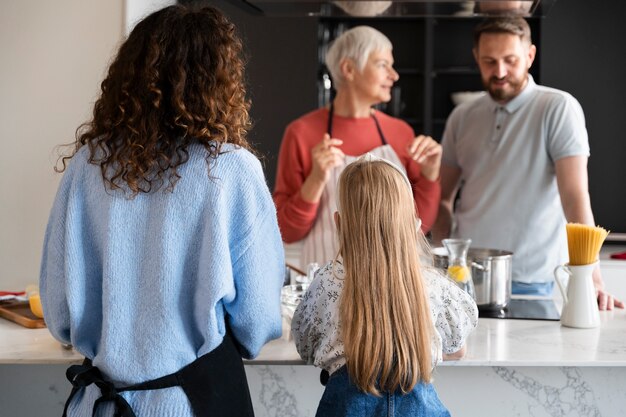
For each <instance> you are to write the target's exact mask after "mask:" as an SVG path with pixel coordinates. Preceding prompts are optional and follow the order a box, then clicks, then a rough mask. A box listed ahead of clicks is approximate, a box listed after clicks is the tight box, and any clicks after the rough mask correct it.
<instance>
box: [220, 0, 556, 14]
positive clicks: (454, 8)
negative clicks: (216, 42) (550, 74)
mask: <svg viewBox="0 0 626 417" xmlns="http://www.w3.org/2000/svg"><path fill="white" fill-rule="evenodd" d="M555 1H556V0H521V1H510V0H476V1H441V0H430V1H425V0H353V1H348V0H336V1H314V0H229V2H230V3H232V4H235V5H237V6H239V7H241V8H243V9H245V10H246V11H247V12H249V13H252V14H256V15H264V16H285V17H286V16H314V17H346V16H355V17H381V18H385V17H390V18H391V17H459V18H464V17H481V16H493V15H503V14H508V15H511V14H514V15H520V16H524V17H543V16H545V15H546V14H547V13H548V11H549V10H550V8H551V7H552V4H553V3H554V2H555Z"/></svg>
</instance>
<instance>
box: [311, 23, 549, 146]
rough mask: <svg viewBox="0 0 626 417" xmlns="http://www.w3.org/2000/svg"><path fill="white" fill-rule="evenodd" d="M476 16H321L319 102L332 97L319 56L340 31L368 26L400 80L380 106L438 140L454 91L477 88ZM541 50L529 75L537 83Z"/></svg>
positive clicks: (536, 28)
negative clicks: (388, 46) (383, 40)
mask: <svg viewBox="0 0 626 417" xmlns="http://www.w3.org/2000/svg"><path fill="white" fill-rule="evenodd" d="M480 20H481V19H480V18H468V17H437V18H433V17H424V18H415V17H410V18H399V17H389V18H384V17H378V18H375V19H371V18H352V17H321V18H320V19H319V24H318V61H319V66H318V67H319V68H318V104H319V105H320V106H323V105H325V104H327V103H328V102H329V100H331V99H332V94H333V91H332V89H331V83H330V76H329V74H328V70H327V69H326V66H325V65H324V56H325V54H326V51H327V49H328V46H329V44H330V42H331V41H332V40H333V39H335V38H336V37H337V36H339V35H340V34H341V33H343V32H344V31H346V30H348V29H350V28H352V27H354V26H359V25H368V26H372V27H374V28H376V29H378V30H379V31H381V32H382V33H384V34H385V35H386V36H387V37H388V38H389V39H390V40H391V42H392V44H393V55H394V59H395V68H396V70H397V71H398V73H399V74H400V80H399V81H398V82H397V83H396V84H395V86H394V89H393V91H392V99H391V101H390V102H389V103H383V104H381V105H379V106H378V107H379V109H380V110H382V111H384V112H386V113H388V114H390V115H392V116H395V117H398V118H400V119H403V120H405V121H406V122H407V123H409V124H410V125H411V126H412V127H413V129H414V130H415V132H416V133H425V134H428V135H431V136H433V137H434V138H436V139H437V140H440V139H441V136H442V134H443V129H444V127H445V122H446V119H447V117H448V115H449V114H450V112H451V111H452V109H453V107H454V105H453V103H452V100H451V98H450V95H451V93H453V92H455V91H478V90H482V89H483V87H482V82H481V80H480V73H479V71H478V67H477V66H476V64H475V62H474V57H473V55H472V46H473V28H474V26H476V25H477V24H478V23H479V22H480ZM529 24H530V27H531V31H532V34H533V43H535V44H536V45H538V44H539V42H540V41H539V40H540V35H541V27H540V20H539V19H529ZM540 53H541V48H540V47H538V55H537V58H536V61H535V63H534V64H533V67H532V68H531V73H532V74H533V77H534V78H535V81H537V82H538V83H539V82H541V81H540V74H539V69H540V63H539V60H540V56H539V54H540Z"/></svg>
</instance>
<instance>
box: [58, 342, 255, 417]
mask: <svg viewBox="0 0 626 417" xmlns="http://www.w3.org/2000/svg"><path fill="white" fill-rule="evenodd" d="M66 377H67V379H68V380H69V381H70V382H71V383H72V385H73V388H72V392H71V393H70V395H69V397H68V399H67V401H66V402H65V407H64V408H63V417H66V416H67V409H68V407H69V404H70V402H71V401H72V399H73V398H74V395H76V393H77V392H78V391H79V390H80V389H82V388H84V387H87V386H88V385H91V384H96V386H97V387H98V388H100V392H101V393H102V396H101V397H100V398H98V399H97V400H96V402H95V403H94V406H93V411H92V413H93V415H95V413H96V410H97V408H98V406H99V405H100V404H102V403H105V402H113V403H114V404H115V414H114V416H115V417H136V416H135V413H134V412H133V410H132V408H131V407H130V405H129V404H128V402H127V401H126V400H125V399H124V397H122V396H121V395H119V393H120V392H123V391H145V390H154V389H161V388H170V387H175V386H180V387H181V388H182V389H183V391H184V392H185V394H186V395H187V398H188V399H189V402H190V403H191V408H192V409H193V412H194V414H195V416H196V417H209V416H214V415H219V416H223V417H231V416H232V417H240V416H241V417H254V411H253V409H252V400H251V399H250V390H249V388H248V382H247V379H246V374H245V370H244V367H243V362H242V360H241V355H240V353H239V351H238V349H237V347H236V345H235V342H234V341H233V339H232V337H231V336H230V335H229V334H228V333H226V335H225V336H224V341H223V342H222V343H221V344H220V345H219V346H218V347H217V348H216V349H214V350H213V351H211V352H209V353H207V354H206V355H204V356H202V357H200V358H198V359H196V360H195V361H193V362H192V363H190V364H189V365H187V366H185V367H184V368H182V369H180V370H179V371H177V372H175V373H173V374H169V375H166V376H163V377H161V378H157V379H153V380H150V381H146V382H142V383H139V384H135V385H131V386H128V387H123V388H115V386H114V385H113V384H112V383H111V382H109V381H106V380H105V379H104V378H103V376H102V374H101V373H100V370H99V369H98V368H96V367H95V366H93V365H92V363H91V361H90V360H89V359H85V361H84V362H83V364H82V365H73V366H70V367H69V368H68V370H67V372H66Z"/></svg>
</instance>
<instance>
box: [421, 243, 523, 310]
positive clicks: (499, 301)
mask: <svg viewBox="0 0 626 417" xmlns="http://www.w3.org/2000/svg"><path fill="white" fill-rule="evenodd" d="M467 258H468V259H467V261H468V264H470V265H471V270H472V280H473V281H474V291H475V294H476V305H477V306H478V308H480V309H494V310H496V309H502V308H504V307H506V305H507V304H508V303H509V301H510V299H511V261H512V259H513V253H512V252H508V251H505V250H498V249H483V248H470V250H469V251H468V253H467ZM433 265H434V266H435V267H436V268H439V269H442V270H443V271H444V273H445V272H446V270H447V269H448V251H447V250H446V248H443V247H440V248H434V249H433Z"/></svg>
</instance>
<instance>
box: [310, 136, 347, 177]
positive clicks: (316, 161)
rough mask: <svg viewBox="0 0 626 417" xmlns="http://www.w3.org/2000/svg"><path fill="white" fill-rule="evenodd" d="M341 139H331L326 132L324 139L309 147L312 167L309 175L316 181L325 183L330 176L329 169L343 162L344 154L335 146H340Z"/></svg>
mask: <svg viewBox="0 0 626 417" xmlns="http://www.w3.org/2000/svg"><path fill="white" fill-rule="evenodd" d="M341 144H343V141H342V140H341V139H331V138H330V135H329V134H328V133H325V134H324V139H322V141H321V142H320V143H318V144H317V145H315V146H314V147H313V149H311V159H312V160H313V169H312V170H311V174H310V176H311V177H313V178H314V179H315V180H317V181H318V182H321V183H323V184H326V183H327V182H328V179H329V178H330V171H331V170H332V169H333V168H334V167H336V166H338V165H340V164H341V163H343V159H344V156H345V155H344V154H343V152H342V151H341V149H339V148H337V146H341Z"/></svg>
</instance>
